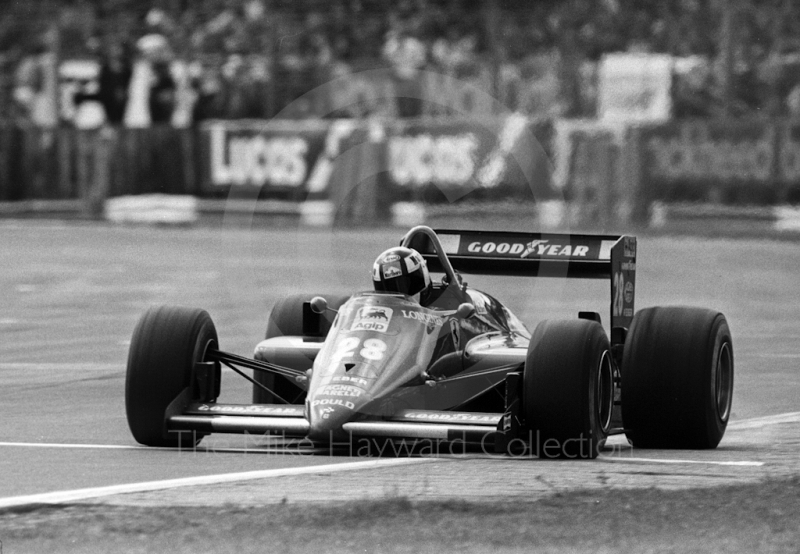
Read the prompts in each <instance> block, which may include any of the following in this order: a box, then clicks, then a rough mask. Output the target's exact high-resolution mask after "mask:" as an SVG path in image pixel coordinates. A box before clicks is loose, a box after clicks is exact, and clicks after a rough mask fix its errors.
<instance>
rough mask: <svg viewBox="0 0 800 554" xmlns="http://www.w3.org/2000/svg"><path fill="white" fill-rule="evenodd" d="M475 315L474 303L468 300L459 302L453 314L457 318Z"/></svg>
mask: <svg viewBox="0 0 800 554" xmlns="http://www.w3.org/2000/svg"><path fill="white" fill-rule="evenodd" d="M474 315H475V305H474V304H472V303H470V302H464V303H462V304H459V306H458V308H457V309H456V313H455V316H456V317H457V318H459V319H469V318H471V317H472V316H474Z"/></svg>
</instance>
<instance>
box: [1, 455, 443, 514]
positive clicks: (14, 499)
mask: <svg viewBox="0 0 800 554" xmlns="http://www.w3.org/2000/svg"><path fill="white" fill-rule="evenodd" d="M436 461H439V460H438V459H437V458H400V459H390V460H369V461H362V462H343V463H341V464H325V465H318V466H305V467H292V468H283V469H266V470H260V471H246V472H241V473H223V474H217V475H202V476H198V477H183V478H180V479H165V480H163V481H147V482H143V483H128V484H124V485H111V486H107V487H94V488H88V489H75V490H70V491H58V492H48V493H42V494H31V495H27V496H11V497H8V498H0V509H3V508H15V507H21V506H30V505H36V504H65V503H69V502H77V501H80V500H88V499H91V498H101V497H104V496H113V495H117V494H129V493H135V492H151V491H160V490H166V489H175V488H179V487H192V486H199V485H216V484H220V483H234V482H242V481H253V480H256V479H268V478H271V477H285V476H293V475H308V474H315V473H317V474H318V473H339V472H344V471H357V470H360V469H378V468H382V467H390V466H399V465H411V464H421V463H430V462H436Z"/></svg>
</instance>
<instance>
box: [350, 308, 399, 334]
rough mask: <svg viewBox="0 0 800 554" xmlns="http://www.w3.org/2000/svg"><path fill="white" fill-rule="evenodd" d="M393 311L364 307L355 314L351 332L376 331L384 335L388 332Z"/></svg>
mask: <svg viewBox="0 0 800 554" xmlns="http://www.w3.org/2000/svg"><path fill="white" fill-rule="evenodd" d="M392 313H393V310H392V309H391V308H386V307H384V306H364V307H362V308H359V309H358V311H357V312H356V316H355V319H353V324H352V326H351V327H350V330H351V331H377V332H379V333H385V332H386V331H388V330H389V323H391V321H392Z"/></svg>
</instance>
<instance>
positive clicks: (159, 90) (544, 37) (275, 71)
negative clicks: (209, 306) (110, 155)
mask: <svg viewBox="0 0 800 554" xmlns="http://www.w3.org/2000/svg"><path fill="white" fill-rule="evenodd" d="M726 16H728V17H726ZM726 21H727V22H728V23H729V24H728V26H727V27H725V23H724V22H726ZM610 52H652V53H664V54H669V55H672V56H674V57H676V59H682V60H690V61H691V63H686V64H683V65H682V66H681V67H684V68H686V69H684V70H683V71H682V72H681V73H680V74H677V75H676V76H675V79H674V83H673V115H674V116H675V117H714V116H720V115H725V116H728V117H749V116H759V117H765V116H767V117H769V116H772V117H775V116H787V115H788V116H792V115H800V87H798V84H800V3H798V2H793V1H791V0H674V1H670V2H661V1H659V0H596V1H594V0H30V1H28V2H3V3H2V8H0V119H1V120H2V121H18V122H19V121H32V122H34V123H38V124H53V123H54V122H61V121H63V119H64V118H65V114H64V110H63V106H61V105H60V107H58V108H54V107H53V105H52V101H53V99H56V100H58V102H60V103H63V100H64V98H63V94H64V93H63V92H60V91H56V92H54V90H55V89H58V88H59V87H60V86H61V84H60V83H59V82H58V81H59V77H58V72H59V70H57V69H55V68H56V67H58V68H63V67H64V65H63V64H64V63H65V62H66V61H69V60H75V61H81V60H83V61H86V60H92V61H94V62H95V63H96V64H97V67H99V72H98V75H97V76H96V78H94V82H93V83H92V84H91V86H82V85H81V86H73V87H72V88H71V89H69V90H70V94H71V95H72V96H71V98H70V101H71V103H72V104H71V105H72V106H73V107H74V106H78V105H80V104H81V103H82V102H84V101H86V100H95V101H96V102H98V103H99V104H100V105H102V107H103V111H104V115H103V117H104V118H105V120H107V121H109V122H111V123H124V122H126V117H128V118H132V119H131V121H134V122H138V124H141V125H147V124H152V123H172V124H174V125H190V124H192V123H195V122H198V121H202V120H204V119H209V118H225V119H238V118H266V117H273V116H275V115H276V114H281V115H284V116H289V117H312V116H326V115H330V114H327V113H318V111H315V110H314V106H309V105H307V104H304V103H302V102H300V103H298V102H294V101H295V100H296V99H297V98H298V97H300V96H302V95H303V94H304V93H305V92H306V91H308V90H311V89H313V88H314V87H317V86H319V85H321V84H324V83H326V82H328V81H329V80H330V79H332V78H335V77H341V76H347V75H349V74H355V73H357V72H359V71H362V70H364V69H370V68H389V69H390V70H391V72H392V74H393V75H394V76H395V78H396V79H397V80H398V82H406V81H412V80H413V79H414V78H415V75H416V74H417V73H418V72H420V71H421V70H426V71H434V72H438V73H442V74H445V75H451V76H454V77H457V78H462V77H465V76H473V75H484V76H487V75H488V77H486V82H487V83H489V85H488V86H489V87H495V88H494V89H492V90H491V91H490V92H493V93H495V92H497V90H495V89H496V88H497V87H498V86H499V85H498V83H500V82H501V81H502V82H505V80H508V79H510V78H511V77H509V75H511V76H512V77H513V76H515V75H516V77H515V78H517V80H519V79H521V78H522V77H524V79H525V80H524V83H526V84H525V86H543V87H548V86H549V87H551V88H552V89H553V90H555V91H556V92H555V93H554V94H551V95H550V97H549V98H550V100H549V101H547V102H540V103H539V104H537V105H535V106H532V107H531V106H528V107H527V109H528V111H532V112H534V115H562V116H567V117H592V116H593V115H594V110H595V108H596V106H595V103H594V100H593V96H592V94H593V93H592V91H593V87H594V85H593V83H592V79H593V78H594V75H595V73H594V72H593V69H592V68H595V67H596V64H597V62H598V60H600V59H601V58H602V56H603V54H605V53H610ZM69 67H72V68H73V70H74V73H75V75H78V77H75V78H76V79H78V80H79V79H80V74H81V71H84V72H85V71H86V69H85V67H84V66H81V65H79V64H78V65H73V66H69ZM520 76H522V77H520ZM48 99H49V101H50V105H49V106H48ZM289 105H291V106H294V108H295V109H294V111H286V109H285V108H286V107H287V106H289ZM137 110H138V111H137ZM406 111H407V113H406V112H404V113H401V115H409V116H414V115H420V114H419V113H416V112H415V108H414V107H413V106H412V107H411V108H410V109H409V110H406ZM56 112H58V113H56ZM132 112H135V113H134V114H133V115H132V116H131V115H130V114H131V113H132ZM139 112H141V113H139ZM137 113H138V115H137ZM137 117H138V119H137Z"/></svg>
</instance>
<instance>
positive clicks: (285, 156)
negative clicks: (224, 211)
mask: <svg viewBox="0 0 800 554" xmlns="http://www.w3.org/2000/svg"><path fill="white" fill-rule="evenodd" d="M308 150H309V144H308V142H307V141H306V139H304V138H303V137H301V136H281V135H278V136H274V135H268V134H261V133H252V132H250V133H240V132H235V131H230V130H228V129H226V128H225V127H224V126H221V125H217V126H214V127H212V128H211V179H212V182H213V183H214V184H215V185H255V186H261V185H264V184H266V183H269V184H273V185H277V186H288V187H299V186H301V185H302V184H303V183H304V182H305V178H306V173H307V172H308V167H307V162H306V156H307V154H308Z"/></svg>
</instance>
